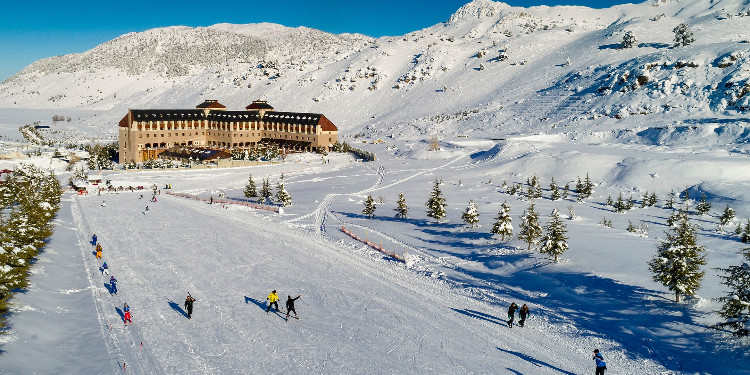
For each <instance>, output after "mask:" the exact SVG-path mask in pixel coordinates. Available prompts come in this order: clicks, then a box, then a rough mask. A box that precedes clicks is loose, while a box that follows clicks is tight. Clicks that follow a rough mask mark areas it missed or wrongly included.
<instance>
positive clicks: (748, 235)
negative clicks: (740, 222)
mask: <svg viewBox="0 0 750 375" xmlns="http://www.w3.org/2000/svg"><path fill="white" fill-rule="evenodd" d="M740 240H742V243H748V242H750V219H747V223H745V228H743V230H742V235H741V237H740Z"/></svg>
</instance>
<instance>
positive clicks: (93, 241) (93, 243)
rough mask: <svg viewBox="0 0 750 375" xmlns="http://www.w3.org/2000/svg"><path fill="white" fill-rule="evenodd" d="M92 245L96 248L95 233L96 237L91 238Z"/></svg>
mask: <svg viewBox="0 0 750 375" xmlns="http://www.w3.org/2000/svg"><path fill="white" fill-rule="evenodd" d="M91 245H93V246H96V233H94V235H93V236H91Z"/></svg>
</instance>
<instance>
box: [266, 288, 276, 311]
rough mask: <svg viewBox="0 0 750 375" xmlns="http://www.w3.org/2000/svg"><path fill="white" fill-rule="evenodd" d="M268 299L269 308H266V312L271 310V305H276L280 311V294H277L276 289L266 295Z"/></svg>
mask: <svg viewBox="0 0 750 375" xmlns="http://www.w3.org/2000/svg"><path fill="white" fill-rule="evenodd" d="M266 301H268V308H267V309H266V314H268V312H269V311H270V310H271V306H274V307H276V311H279V296H278V294H276V290H274V291H273V292H271V294H269V295H268V297H266Z"/></svg>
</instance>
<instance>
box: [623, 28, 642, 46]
mask: <svg viewBox="0 0 750 375" xmlns="http://www.w3.org/2000/svg"><path fill="white" fill-rule="evenodd" d="M637 45H638V38H636V37H635V34H634V33H633V32H632V31H630V30H628V31H626V32H625V35H624V36H623V37H622V42H621V43H620V48H621V49H625V48H633V47H635V46H637Z"/></svg>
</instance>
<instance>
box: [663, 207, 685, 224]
mask: <svg viewBox="0 0 750 375" xmlns="http://www.w3.org/2000/svg"><path fill="white" fill-rule="evenodd" d="M682 220H687V213H685V211H683V210H681V209H680V210H674V211H672V213H671V214H670V215H669V217H668V218H667V226H668V227H674V226H677V225H678V224H679V223H680V222H681V221H682Z"/></svg>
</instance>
